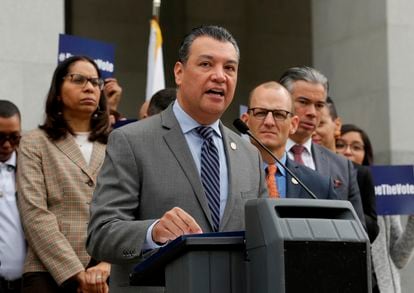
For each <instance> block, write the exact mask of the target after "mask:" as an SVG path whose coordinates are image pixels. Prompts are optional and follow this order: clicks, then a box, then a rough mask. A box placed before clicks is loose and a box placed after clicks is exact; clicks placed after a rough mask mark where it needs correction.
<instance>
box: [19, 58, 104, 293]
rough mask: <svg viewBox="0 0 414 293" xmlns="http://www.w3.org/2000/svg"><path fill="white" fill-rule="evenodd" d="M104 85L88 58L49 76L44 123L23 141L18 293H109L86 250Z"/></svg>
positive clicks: (99, 266) (100, 270)
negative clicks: (23, 252) (23, 241)
mask: <svg viewBox="0 0 414 293" xmlns="http://www.w3.org/2000/svg"><path fill="white" fill-rule="evenodd" d="M102 87H103V80H102V79H101V77H100V73H99V70H98V67H97V65H96V64H95V62H94V61H93V60H91V59H89V58H87V57H81V56H75V57H71V58H68V59H66V60H65V61H63V62H62V63H61V64H60V65H58V67H57V68H56V70H55V72H54V75H53V79H52V84H51V86H50V89H49V93H48V96H47V101H46V119H45V122H44V123H43V124H42V125H41V126H39V128H38V129H35V130H33V131H30V132H29V133H27V134H25V135H24V136H23V138H22V140H21V143H20V150H19V156H18V171H17V183H18V194H19V196H18V201H19V208H20V213H21V217H22V221H23V226H24V229H25V234H26V237H27V242H28V254H27V257H26V261H25V266H24V275H23V284H22V291H23V292H107V291H108V287H107V283H106V280H107V278H108V276H109V271H110V265H109V264H108V263H105V262H100V263H98V262H96V261H94V260H93V259H91V257H90V256H89V255H88V254H87V252H86V250H85V242H86V228H87V224H88V221H89V204H90V201H91V198H92V193H93V190H94V187H95V179H96V176H97V173H98V171H99V169H100V167H101V165H102V162H103V159H104V156H105V145H106V142H107V138H108V133H109V127H108V125H109V120H108V113H107V105H106V100H105V97H104V96H103V94H102Z"/></svg>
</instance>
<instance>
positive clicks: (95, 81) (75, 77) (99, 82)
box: [63, 73, 104, 90]
mask: <svg viewBox="0 0 414 293" xmlns="http://www.w3.org/2000/svg"><path fill="white" fill-rule="evenodd" d="M63 79H68V80H70V81H71V82H72V83H74V84H76V85H79V86H81V87H84V86H85V85H86V83H87V82H88V81H89V82H90V83H91V84H92V85H93V87H97V88H99V89H100V90H102V89H103V86H104V81H103V79H101V78H98V77H87V76H84V75H82V74H79V73H72V74H68V75H66V76H65V77H64V78H63Z"/></svg>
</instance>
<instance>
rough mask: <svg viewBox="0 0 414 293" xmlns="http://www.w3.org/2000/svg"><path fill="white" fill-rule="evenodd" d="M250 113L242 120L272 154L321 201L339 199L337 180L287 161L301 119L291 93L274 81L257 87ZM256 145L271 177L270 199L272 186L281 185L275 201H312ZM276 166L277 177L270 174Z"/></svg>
mask: <svg viewBox="0 0 414 293" xmlns="http://www.w3.org/2000/svg"><path fill="white" fill-rule="evenodd" d="M248 106H249V108H248V111H247V112H246V113H243V114H242V116H241V119H242V120H243V121H244V122H245V123H246V124H247V126H248V127H249V128H250V131H251V132H252V133H253V135H255V136H256V137H257V138H258V139H259V140H260V141H261V142H262V143H263V144H264V145H265V146H266V147H267V148H268V149H269V150H270V151H272V153H273V154H274V155H275V156H276V157H277V158H278V159H279V160H280V161H281V162H282V163H283V164H285V165H286V166H287V167H288V168H290V169H291V170H292V171H293V172H294V173H295V175H296V176H297V177H298V178H299V179H300V180H301V181H302V182H303V183H305V184H306V186H307V187H308V188H309V189H310V190H311V191H312V192H313V193H314V194H315V195H316V196H317V197H318V198H320V199H337V195H336V193H335V192H334V189H333V180H331V179H330V177H328V176H322V175H320V174H319V173H317V172H315V171H313V170H312V169H310V168H308V167H305V166H303V165H300V164H297V163H295V162H294V161H293V160H290V159H288V158H287V155H286V150H285V147H286V141H287V139H288V138H289V135H290V134H293V133H295V131H296V129H297V127H298V123H299V118H298V116H295V115H294V113H293V112H294V109H293V102H292V97H291V95H290V93H289V92H288V91H287V90H286V89H285V88H284V87H283V86H282V85H280V84H279V83H277V82H274V81H270V82H266V83H263V84H261V85H259V86H257V87H256V88H255V89H253V91H252V92H251V93H250V96H249V103H248ZM252 143H253V144H254V145H256V147H257V148H258V149H259V151H260V153H261V155H262V158H263V161H264V163H265V164H264V165H265V170H266V173H267V177H269V176H272V177H274V178H269V180H268V190H269V196H272V191H271V190H272V187H271V185H272V182H277V184H276V185H277V192H276V194H275V197H280V198H285V197H288V198H291V197H292V198H311V196H310V195H309V194H308V193H307V192H306V191H305V189H304V188H303V187H301V186H300V185H299V184H298V182H297V180H296V179H294V178H292V177H291V176H290V175H289V173H288V172H286V170H284V169H283V167H282V166H280V165H279V164H278V163H277V162H275V160H274V158H272V156H270V155H269V154H268V153H267V152H266V151H265V150H263V148H261V147H260V146H259V145H258V144H257V143H256V142H255V141H254V140H252ZM271 165H276V166H277V172H276V174H274V175H273V174H269V170H270V168H269V167H268V166H271Z"/></svg>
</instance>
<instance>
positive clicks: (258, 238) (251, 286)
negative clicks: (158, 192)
mask: <svg viewBox="0 0 414 293" xmlns="http://www.w3.org/2000/svg"><path fill="white" fill-rule="evenodd" d="M245 210H246V214H245V216H246V231H245V233H243V232H224V233H208V234H198V235H184V236H181V237H179V238H177V239H176V240H174V241H172V242H171V243H169V244H168V245H166V246H165V247H162V248H161V249H159V250H158V251H157V252H155V253H154V254H152V255H151V256H149V257H148V258H147V259H146V260H145V261H143V262H141V263H140V264H138V265H137V266H136V267H135V269H134V272H132V273H131V276H130V281H131V285H136V286H165V289H166V292H168V293H190V292H192V293H210V292H211V293H212V292H214V293H236V292H237V293H270V292H274V293H275V292H277V293H296V292H315V293H316V292H318V293H319V292H352V293H359V292H364V293H366V292H371V290H372V289H371V265H370V264H371V262H370V243H369V240H368V236H367V234H366V233H365V231H364V229H363V226H362V224H361V223H360V221H359V219H358V216H357V215H356V213H355V211H354V209H353V207H352V205H351V204H350V203H349V202H347V201H336V200H313V199H309V200H308V199H282V200H274V199H255V200H250V201H248V202H247V204H246V209H245Z"/></svg>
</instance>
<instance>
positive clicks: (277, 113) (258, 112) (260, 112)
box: [248, 108, 292, 121]
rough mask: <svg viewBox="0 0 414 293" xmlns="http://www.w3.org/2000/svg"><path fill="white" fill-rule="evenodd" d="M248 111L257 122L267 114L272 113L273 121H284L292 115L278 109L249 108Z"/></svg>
mask: <svg viewBox="0 0 414 293" xmlns="http://www.w3.org/2000/svg"><path fill="white" fill-rule="evenodd" d="M248 111H250V112H252V114H253V116H254V117H255V118H256V119H258V120H264V119H265V118H266V117H267V114H269V112H270V113H272V116H273V119H275V120H277V121H285V120H286V119H287V118H288V117H289V115H292V113H290V112H289V111H286V110H279V109H275V110H269V109H264V108H250V109H248Z"/></svg>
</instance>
